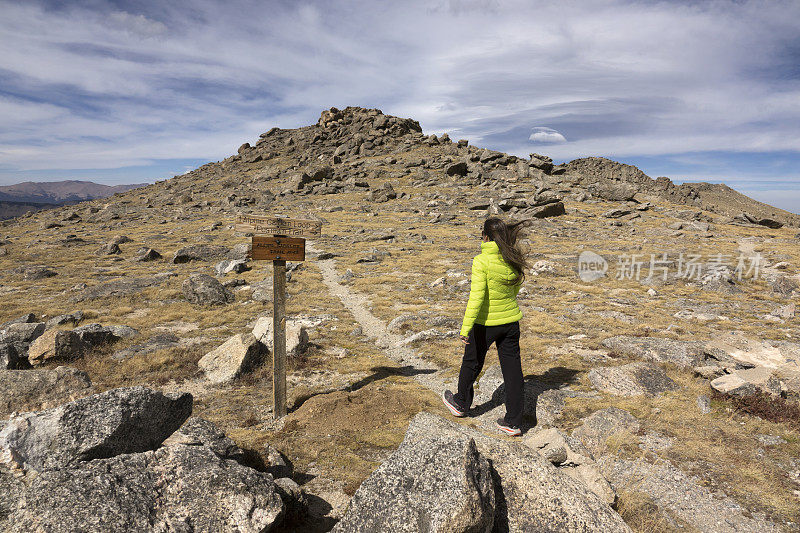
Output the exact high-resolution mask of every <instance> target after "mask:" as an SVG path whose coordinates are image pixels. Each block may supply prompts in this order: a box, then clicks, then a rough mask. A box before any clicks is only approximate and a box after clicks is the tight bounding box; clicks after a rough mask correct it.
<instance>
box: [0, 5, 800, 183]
mask: <svg viewBox="0 0 800 533" xmlns="http://www.w3.org/2000/svg"><path fill="white" fill-rule="evenodd" d="M120 5H123V4H120V3H119V2H104V1H102V0H94V1H92V2H90V3H88V4H85V3H82V4H79V3H75V4H63V3H60V2H59V3H55V2H52V3H50V2H35V1H34V2H31V1H25V2H22V1H20V2H8V1H5V2H3V1H2V0H0V10H2V12H3V15H4V16H3V17H2V18H1V19H0V169H1V170H2V176H3V177H0V180H6V181H13V179H14V175H15V173H19V174H21V173H24V172H26V173H29V172H32V171H37V170H39V171H41V173H42V177H47V175H48V172H50V173H57V172H63V171H64V170H65V169H93V168H94V169H96V168H107V169H115V168H121V167H136V168H142V169H146V168H147V167H148V165H155V164H156V163H157V162H159V161H165V160H166V161H169V160H179V159H180V160H185V159H206V160H214V159H220V158H222V157H225V156H227V155H229V154H230V153H233V152H234V150H235V148H236V147H237V146H238V145H239V144H240V143H241V142H244V141H248V140H251V141H252V140H253V139H254V138H256V136H257V135H258V133H260V132H262V131H265V130H267V129H269V127H271V126H273V125H279V126H282V127H297V126H300V125H305V124H309V123H312V122H314V121H315V120H316V118H317V116H318V114H319V112H320V110H321V109H323V108H327V107H330V106H339V107H342V106H346V105H362V106H367V107H379V108H382V109H383V110H384V112H387V113H391V114H395V115H401V116H409V117H413V118H415V119H418V120H420V121H421V123H422V125H423V127H424V128H425V130H426V131H431V132H443V131H448V132H450V133H451V136H454V137H458V138H468V139H470V140H471V141H472V142H473V143H476V144H481V145H486V146H489V147H492V148H496V149H501V150H505V151H510V152H514V153H519V154H523V155H526V154H527V153H528V152H530V151H531V150H532V148H534V147H541V143H543V142H547V143H548V144H547V145H546V150H544V151H546V152H547V153H548V154H549V155H551V156H553V157H554V158H556V159H561V160H563V159H572V158H574V157H580V156H586V155H603V156H608V157H615V158H619V159H627V158H643V157H644V158H647V157H649V158H658V157H662V158H664V159H662V160H661V163H663V164H666V163H669V162H670V160H668V159H667V158H666V157H667V155H669V154H673V155H674V154H689V153H692V154H704V153H707V152H714V153H718V154H723V155H724V154H734V153H737V152H738V153H771V152H780V154H781V157H782V158H784V159H788V160H790V161H792V162H793V163H795V165H793V166H794V168H797V165H796V163H798V162H800V155H798V154H800V68H798V67H797V65H798V64H800V36H798V34H797V31H796V29H797V27H798V25H800V3H797V2H794V1H789V0H785V1H784V0H778V1H769V2H768V1H765V0H749V1H747V0H745V1H733V0H730V1H725V0H719V1H715V2H689V1H687V2H674V1H673V2H639V1H634V0H601V1H600V2H595V1H592V2H589V1H570V0H567V1H564V2H558V3H553V2H528V1H522V0H515V1H499V0H498V1H479V0H469V1H456V0H449V1H443V2H434V3H431V2H430V1H427V2H422V1H412V2H396V3H387V2H369V1H366V0H362V1H350V2H342V3H327V2H288V1H279V0H275V1H273V2H266V3H265V2H256V1H245V0H229V1H226V2H214V1H210V0H200V1H194V2H174V3H167V2H157V1H155V0H144V1H142V2H137V3H135V4H134V3H132V4H130V7H125V8H120V7H118V6H120ZM556 141H557V142H556ZM672 163H673V164H675V165H676V167H675V168H677V167H678V166H679V164H678V163H676V162H674V161H673V162H672ZM172 167H175V165H172ZM723 167H724V165H721V166H717V167H716V170H717V171H718V172H722V171H724V170H725V169H724V168H723ZM154 168H155V167H154ZM175 168H178V167H175ZM680 168H681V170H682V175H690V174H691V172H683V170H684V168H685V167H680ZM645 170H647V169H645ZM702 172H703V173H705V174H716V173H718V172H715V168H714V167H711V168H709V167H708V166H703V167H702ZM775 172H776V173H777V172H781V173H783V174H782V175H781V177H782V178H788V177H793V176H796V174H795V175H793V176H787V175H786V174H785V169H784V170H776V171H775ZM666 173H668V172H666ZM698 174H700V173H698ZM776 175H778V174H772V176H776ZM153 177H160V176H153ZM762 177H764V176H762ZM765 177H769V174H768V175H767V176H765ZM754 179H757V178H754Z"/></svg>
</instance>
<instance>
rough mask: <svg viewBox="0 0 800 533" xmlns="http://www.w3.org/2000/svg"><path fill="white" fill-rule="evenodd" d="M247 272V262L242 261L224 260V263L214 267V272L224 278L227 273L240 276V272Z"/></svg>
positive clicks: (221, 262) (248, 268)
mask: <svg viewBox="0 0 800 533" xmlns="http://www.w3.org/2000/svg"><path fill="white" fill-rule="evenodd" d="M248 270H250V267H249V266H248V265H247V261H245V260H244V259H225V260H224V261H220V262H219V263H217V265H216V266H215V267H214V271H215V272H216V273H217V275H218V276H224V275H225V274H227V273H228V272H235V273H236V274H241V273H242V272H246V271H248Z"/></svg>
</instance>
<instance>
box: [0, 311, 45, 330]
mask: <svg viewBox="0 0 800 533" xmlns="http://www.w3.org/2000/svg"><path fill="white" fill-rule="evenodd" d="M31 322H38V320H37V319H36V315H35V314H34V313H25V314H24V315H22V316H18V317H17V318H13V319H11V320H9V321H8V322H3V323H2V324H0V329H5V328H7V327H8V326H10V325H11V324H29V323H31Z"/></svg>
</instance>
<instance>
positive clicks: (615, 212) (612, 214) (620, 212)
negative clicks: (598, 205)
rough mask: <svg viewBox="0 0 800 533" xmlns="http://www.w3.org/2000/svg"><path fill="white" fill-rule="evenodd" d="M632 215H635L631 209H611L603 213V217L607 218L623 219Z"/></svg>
mask: <svg viewBox="0 0 800 533" xmlns="http://www.w3.org/2000/svg"><path fill="white" fill-rule="evenodd" d="M631 213H633V211H632V210H630V209H609V210H608V211H606V212H604V213H603V216H604V217H606V218H621V217H624V216H625V215H630V214H631Z"/></svg>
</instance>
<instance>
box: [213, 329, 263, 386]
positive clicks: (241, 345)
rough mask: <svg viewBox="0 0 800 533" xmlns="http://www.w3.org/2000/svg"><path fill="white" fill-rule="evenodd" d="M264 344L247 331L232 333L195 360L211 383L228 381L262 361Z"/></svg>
mask: <svg viewBox="0 0 800 533" xmlns="http://www.w3.org/2000/svg"><path fill="white" fill-rule="evenodd" d="M263 348H264V346H263V345H262V344H261V343H260V342H259V341H258V340H256V338H255V337H254V336H253V335H251V334H249V333H240V334H237V335H234V336H233V337H231V338H230V339H228V340H227V341H225V342H224V343H223V344H222V345H220V346H219V347H218V348H216V349H215V350H213V351H211V352H208V353H207V354H206V355H204V356H203V358H202V359H200V361H198V362H197V366H198V367H200V369H201V370H202V371H203V372H205V375H206V377H207V378H208V380H209V381H211V382H212V383H217V384H219V383H229V382H231V381H233V380H234V379H236V378H237V377H239V376H241V375H242V374H244V373H246V372H249V371H250V370H252V369H254V368H255V367H257V366H258V365H260V364H261V363H262V362H263V357H264V349H263Z"/></svg>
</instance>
